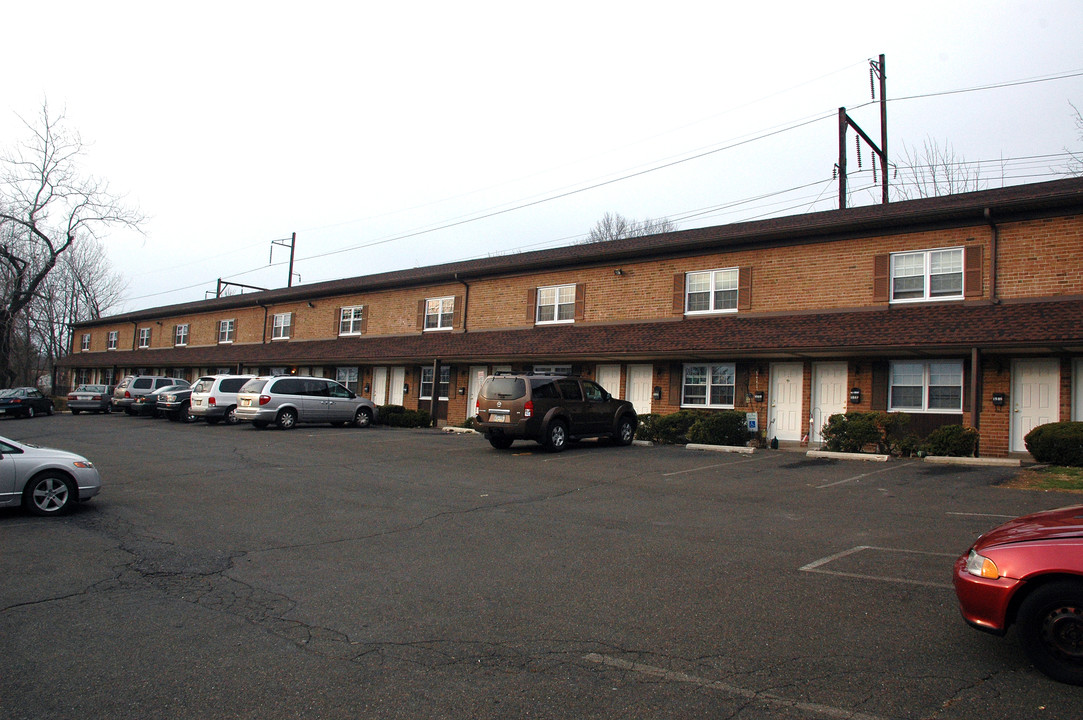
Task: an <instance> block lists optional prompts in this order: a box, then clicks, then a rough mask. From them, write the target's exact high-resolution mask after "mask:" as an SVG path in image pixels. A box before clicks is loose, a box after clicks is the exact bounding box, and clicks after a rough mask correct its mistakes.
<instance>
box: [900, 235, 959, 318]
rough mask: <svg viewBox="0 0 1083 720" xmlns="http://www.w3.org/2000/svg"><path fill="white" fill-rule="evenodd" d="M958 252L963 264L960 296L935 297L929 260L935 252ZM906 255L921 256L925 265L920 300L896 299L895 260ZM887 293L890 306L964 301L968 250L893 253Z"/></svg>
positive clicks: (938, 249)
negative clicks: (922, 293)
mask: <svg viewBox="0 0 1083 720" xmlns="http://www.w3.org/2000/svg"><path fill="white" fill-rule="evenodd" d="M953 250H958V251H959V253H960V254H961V255H962V258H963V263H962V268H961V269H960V271H959V272H960V275H961V278H960V279H961V282H960V284H959V294H958V295H937V296H935V297H934V296H933V295H931V294H930V293H931V292H932V275H931V274H930V272H929V268H930V265H931V264H930V262H929V258H930V256H931V255H932V253H935V252H951V251H953ZM904 255H921V256H922V263H923V265H924V275H923V276H922V277H923V278H924V279H923V281H922V282H923V290H924V295H923V296H922V297H919V298H898V299H896V298H895V260H896V259H897V258H900V257H903V256H904ZM887 293H888V302H889V303H890V304H893V305H894V304H905V303H927V302H953V301H956V300H963V299H965V298H966V249H965V248H963V247H962V246H959V247H944V248H929V249H928V250H904V251H900V252H894V253H891V258H890V262H889V263H888V274H887Z"/></svg>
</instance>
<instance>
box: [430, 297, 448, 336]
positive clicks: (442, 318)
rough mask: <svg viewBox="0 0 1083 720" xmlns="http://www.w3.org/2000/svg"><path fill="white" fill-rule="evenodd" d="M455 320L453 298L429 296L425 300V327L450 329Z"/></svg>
mask: <svg viewBox="0 0 1083 720" xmlns="http://www.w3.org/2000/svg"><path fill="white" fill-rule="evenodd" d="M454 321H455V298H454V297H442V298H429V299H428V300H426V301H425V329H426V330H450V329H451V326H452V323H453V322H454Z"/></svg>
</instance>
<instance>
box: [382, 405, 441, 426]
mask: <svg viewBox="0 0 1083 720" xmlns="http://www.w3.org/2000/svg"><path fill="white" fill-rule="evenodd" d="M377 424H379V425H388V426H390V427H404V428H419V427H429V426H431V425H432V416H431V415H429V411H428V410H407V409H406V408H404V407H403V406H402V405H381V406H380V412H379V418H378V420H377Z"/></svg>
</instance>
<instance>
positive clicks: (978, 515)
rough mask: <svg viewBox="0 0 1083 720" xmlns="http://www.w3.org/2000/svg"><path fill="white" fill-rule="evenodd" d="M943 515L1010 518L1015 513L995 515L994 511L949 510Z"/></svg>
mask: <svg viewBox="0 0 1083 720" xmlns="http://www.w3.org/2000/svg"><path fill="white" fill-rule="evenodd" d="M944 514H945V515H957V516H959V517H987V518H1007V519H1008V520H1011V519H1012V518H1014V517H1015V515H996V514H994V513H964V512H949V513H944Z"/></svg>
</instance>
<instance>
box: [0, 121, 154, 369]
mask: <svg viewBox="0 0 1083 720" xmlns="http://www.w3.org/2000/svg"><path fill="white" fill-rule="evenodd" d="M23 123H24V124H25V125H26V127H27V129H28V130H29V131H30V135H29V139H28V140H27V141H25V142H24V143H22V144H21V145H19V146H18V147H16V148H15V149H14V150H13V151H12V152H11V154H9V155H7V156H6V157H4V158H3V161H2V162H3V167H2V168H0V291H2V292H3V296H2V297H0V383H2V384H4V385H9V384H10V383H11V381H12V380H13V379H14V377H15V371H14V369H13V367H12V350H13V340H14V336H15V333H16V319H17V318H18V317H19V315H20V313H23V312H24V311H26V310H27V309H28V307H29V306H30V305H31V303H33V302H34V301H35V299H36V298H38V297H39V294H40V292H41V289H42V284H43V283H44V282H45V280H46V278H47V277H49V275H50V274H51V273H52V272H53V270H54V269H55V268H56V266H57V262H58V261H59V260H60V258H61V257H62V256H63V254H64V253H65V252H67V251H69V250H70V249H71V248H72V247H73V246H75V245H76V244H77V243H78V242H79V241H81V240H82V239H84V238H86V239H95V240H98V239H100V238H101V234H102V233H103V232H104V231H105V230H106V229H107V228H108V227H111V226H118V225H119V226H123V227H129V228H132V229H137V230H138V229H139V225H140V223H141V222H142V220H143V217H142V215H141V214H140V213H139V212H138V211H136V210H134V209H131V208H128V207H126V206H125V205H124V204H122V202H121V199H120V198H119V197H117V196H115V195H113V194H112V193H111V192H110V191H109V186H108V183H106V182H105V181H104V180H100V179H97V178H94V177H92V176H90V175H85V174H83V173H82V172H81V171H80V169H79V167H78V162H79V160H80V159H81V157H82V155H83V152H84V147H83V143H82V140H81V139H80V138H79V135H78V134H77V133H75V132H73V131H70V130H68V128H67V127H66V126H65V124H64V116H63V115H62V114H61V115H58V116H55V117H54V116H52V115H50V113H49V107H48V104H47V103H45V104H43V105H42V108H41V114H40V117H39V118H38V119H37V121H36V122H34V123H31V122H27V121H25V120H24V121H23Z"/></svg>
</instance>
